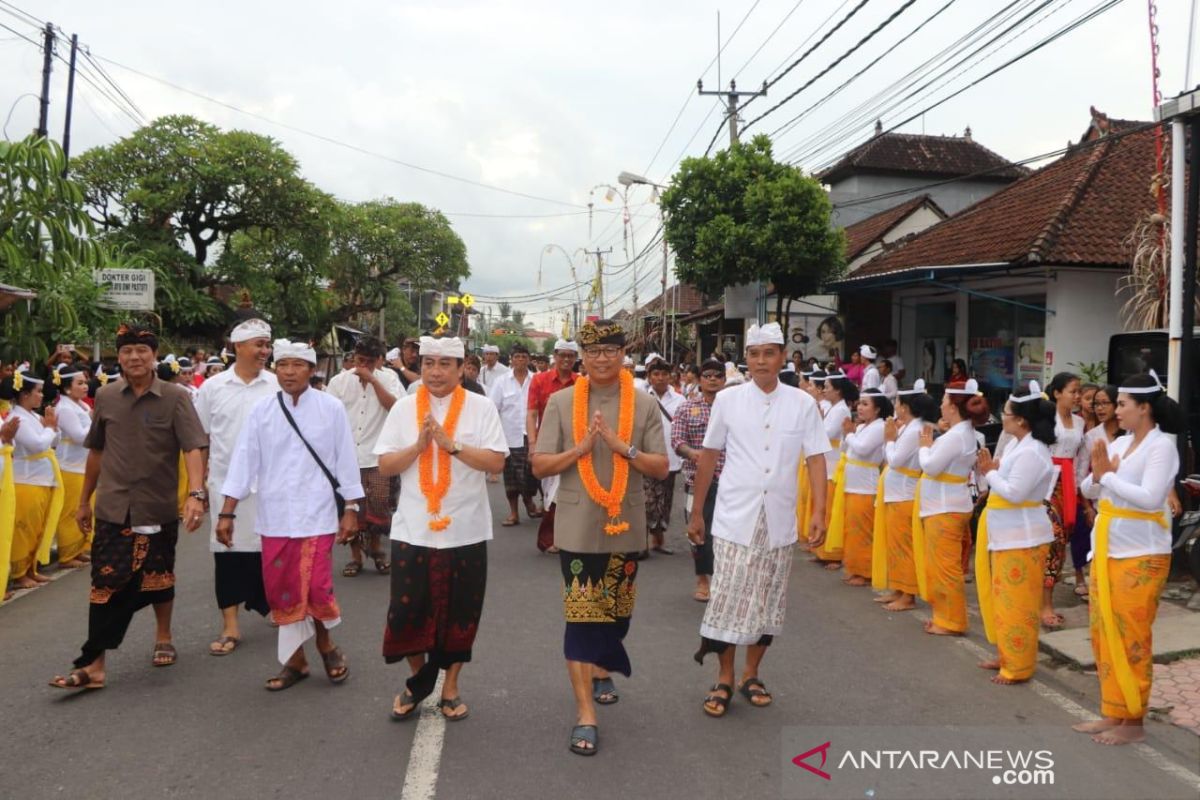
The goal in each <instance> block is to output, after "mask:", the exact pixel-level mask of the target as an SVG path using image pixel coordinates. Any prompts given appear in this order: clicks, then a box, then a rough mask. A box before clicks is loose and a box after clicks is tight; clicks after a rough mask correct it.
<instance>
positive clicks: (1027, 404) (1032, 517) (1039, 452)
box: [975, 381, 1056, 685]
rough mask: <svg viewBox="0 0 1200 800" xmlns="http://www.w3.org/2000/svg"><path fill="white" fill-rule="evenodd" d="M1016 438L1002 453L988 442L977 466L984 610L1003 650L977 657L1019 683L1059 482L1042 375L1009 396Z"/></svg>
mask: <svg viewBox="0 0 1200 800" xmlns="http://www.w3.org/2000/svg"><path fill="white" fill-rule="evenodd" d="M1002 424H1003V426H1004V432H1005V433H1007V434H1009V435H1010V436H1012V437H1013V442H1012V444H1010V445H1009V446H1008V447H1007V448H1006V449H1005V451H1004V458H1003V459H1002V461H1003V463H1001V460H997V459H994V458H992V454H991V453H989V452H988V451H987V448H983V449H981V450H980V451H979V457H978V462H977V463H978V472H979V474H980V475H983V476H984V477H985V479H986V481H987V486H988V502H987V506H985V507H984V510H983V515H982V516H981V517H980V521H979V534H978V540H977V541H976V543H975V548H976V549H975V577H976V586H977V588H978V590H979V611H980V615H981V616H982V617H983V624H984V631H985V632H986V633H987V638H988V641H990V642H994V643H995V645H996V649H997V650H998V651H999V656H998V657H997V658H995V659H990V660H988V661H983V662H981V663H980V664H979V666H980V667H982V668H984V669H994V670H999V672H998V674H996V675H994V676H993V677H992V683H998V684H1002V685H1007V684H1012V683H1021V682H1023V681H1027V680H1029V679H1030V678H1032V677H1033V672H1034V670H1035V669H1036V667H1037V652H1038V612H1039V610H1040V608H1041V583H1042V582H1041V575H1042V571H1043V567H1044V565H1045V563H1046V557H1047V551H1048V550H1049V549H1050V544H1051V542H1053V541H1054V528H1053V527H1052V526H1051V524H1050V512H1049V510H1048V509H1047V508H1046V505H1045V500H1046V497H1047V496H1049V494H1050V492H1051V491H1052V489H1053V487H1054V481H1055V477H1056V475H1055V470H1054V462H1053V461H1051V460H1050V447H1049V446H1050V445H1051V444H1053V443H1054V436H1055V433H1054V405H1053V404H1052V403H1051V402H1050V401H1049V400H1046V399H1045V397H1044V396H1043V395H1042V388H1041V387H1040V386H1038V383H1037V381H1030V382H1029V392H1028V394H1024V395H1013V396H1011V397H1009V399H1008V403H1006V404H1005V406H1004V412H1003V415H1002Z"/></svg>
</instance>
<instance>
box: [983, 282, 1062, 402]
mask: <svg viewBox="0 0 1200 800" xmlns="http://www.w3.org/2000/svg"><path fill="white" fill-rule="evenodd" d="M1013 300H1015V301H1017V302H1021V303H1027V304H1029V305H1032V306H1038V307H1042V306H1044V305H1045V303H1046V298H1045V296H1043V295H1031V296H1026V297H1014V298H1013ZM1045 335H1046V315H1045V312H1041V311H1034V310H1033V309H1030V308H1022V307H1020V306H1017V305H1013V303H1011V302H1006V301H1004V300H992V299H984V298H972V299H971V301H970V305H969V309H968V319H967V339H968V341H967V358H968V360H967V367H968V369H969V370H970V373H971V375H972V376H973V377H974V378H975V379H976V380H978V381H979V388H980V389H981V390H982V391H983V393H984V394H985V395H986V396H987V398H988V402H989V403H990V404H991V405H992V406H993V407H994V408H997V407H999V405H1000V404H1002V403H1004V401H1005V400H1006V399H1007V397H1008V395H1009V394H1011V393H1012V390H1013V383H1014V380H1017V381H1020V382H1024V381H1028V380H1030V379H1036V380H1042V370H1043V369H1044V361H1045V352H1046V340H1045Z"/></svg>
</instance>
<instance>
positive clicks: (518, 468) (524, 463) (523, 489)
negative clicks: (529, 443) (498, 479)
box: [504, 447, 541, 500]
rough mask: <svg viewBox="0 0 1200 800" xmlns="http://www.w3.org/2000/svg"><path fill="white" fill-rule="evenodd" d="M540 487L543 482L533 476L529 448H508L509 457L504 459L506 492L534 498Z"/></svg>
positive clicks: (528, 498)
mask: <svg viewBox="0 0 1200 800" xmlns="http://www.w3.org/2000/svg"><path fill="white" fill-rule="evenodd" d="M539 489H541V482H540V481H538V479H537V478H535V477H533V472H532V471H531V470H530V468H529V448H528V447H510V448H508V458H506V459H504V493H505V494H506V495H509V496H512V495H522V496H524V497H525V498H526V499H527V500H532V499H533V498H534V497H536V496H537V493H538V490H539Z"/></svg>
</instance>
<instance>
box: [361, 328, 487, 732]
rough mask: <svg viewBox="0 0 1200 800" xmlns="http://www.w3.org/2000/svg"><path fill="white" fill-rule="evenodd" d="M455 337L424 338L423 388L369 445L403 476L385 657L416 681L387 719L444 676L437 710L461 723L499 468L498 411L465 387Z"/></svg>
mask: <svg viewBox="0 0 1200 800" xmlns="http://www.w3.org/2000/svg"><path fill="white" fill-rule="evenodd" d="M464 355H465V352H464V347H463V343H462V340H461V339H457V338H454V339H449V338H447V339H434V338H432V337H429V336H422V337H421V347H420V356H421V364H420V366H421V385H420V387H419V388H417V390H416V392H415V393H413V394H410V395H407V396H405V397H402V398H401V399H400V400H398V401H397V402H396V404H395V405H394V406H392V409H391V411H390V412H388V417H387V420H386V421H385V422H384V424H383V430H381V431H380V433H379V438H378V440H377V441H376V442H375V453H376V455H378V456H379V471H380V474H382V475H399V476H400V502H399V505H398V506H397V508H396V513H395V515H394V516H393V517H392V532H391V538H392V587H391V603H390V605H389V607H388V615H387V626H386V627H385V628H384V633H383V657H384V660H385V661H387V663H389V664H392V663H395V662H397V661H401V660H407V661H408V665H409V667H410V669H411V670H412V677H410V678H409V679H408V681H407V683H406V686H405V690H404V692H403V693H402V694H399V695H397V696H396V697H395V699H394V700H393V703H392V718H393V719H395V720H404V719H408V718H409V717H411V716H413V714H414V712H416V710H417V707H418V706H419V705H420V703H421V701H422V700H424V699H425V698H426V697H428V696H429V695H430V693H432V692H433V689H434V686H435V685H436V684H437V675H438V671H439V670H443V669H444V670H445V671H446V680H445V681H444V682H443V684H442V696H441V700H440V701H439V702H438V708H439V709H440V710H441V713H442V715H443V716H444V717H445V718H446V719H447V720H448V721H459V720H463V719H465V718H466V717H467V714H468V713H469V712H468V709H467V706H466V704H465V703H463V701H462V698H461V697H460V696H459V691H458V676H459V673H460V672H461V671H462V666H463V664H465V663H466V662H468V661H470V660H471V647H472V645H473V644H474V642H475V634H476V633H477V632H478V630H479V618H480V616H481V615H482V613H483V595H484V589H485V587H486V584H487V542H488V540H489V539H491V538H492V511H491V506H490V505H489V503H488V494H487V484H486V482H485V476H486V475H487V474H488V473H496V472H500V471H501V470H502V469H504V459H505V457H507V456H508V440H507V439H506V438H505V436H504V428H503V427H502V426H501V424H500V414H499V412H497V411H496V406H495V405H494V404H493V403H492V402H491V401H490V400H488V399H487V398H486V397H484V396H482V395H478V394H475V393H473V392H468V391H467V390H466V389H464V388H463V387H462V373H463V359H464Z"/></svg>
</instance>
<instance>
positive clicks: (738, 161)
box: [662, 136, 846, 320]
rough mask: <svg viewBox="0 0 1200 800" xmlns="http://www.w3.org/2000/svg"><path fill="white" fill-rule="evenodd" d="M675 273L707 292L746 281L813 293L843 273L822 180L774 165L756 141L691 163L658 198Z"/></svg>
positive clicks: (779, 291) (780, 297)
mask: <svg viewBox="0 0 1200 800" xmlns="http://www.w3.org/2000/svg"><path fill="white" fill-rule="evenodd" d="M662 204H663V209H664V210H665V211H666V237H667V243H668V244H669V245H670V246H671V247H672V248H673V249H674V250H675V274H676V275H677V276H678V277H679V279H680V280H681V281H685V282H687V283H691V284H693V285H695V286H697V287H698V288H699V289H700V290H701V291H702V292H704V293H706V294H712V295H718V294H720V293H721V292H722V291H723V290H724V288H725V287H726V286H733V285H737V284H742V283H749V282H751V281H765V282H769V283H772V284H774V287H775V290H776V298H777V306H776V311H777V313H778V314H779V315H780V317H781V318H782V319H784V320H786V315H784V314H783V313H782V312H783V308H784V302H785V300H786V301H788V303H789V304H790V301H791V299H792V298H796V297H801V296H804V295H806V294H812V293H815V292H816V291H818V290H819V289H820V287H821V286H822V284H824V283H825V282H826V281H828V280H830V279H832V278H834V277H837V276H838V275H839V274H840V273H841V271H842V270H843V269H844V266H845V264H844V262H845V249H846V247H845V237H844V234H843V233H842V232H841V231H840V230H835V229H834V228H833V227H832V226H831V224H830V210H831V206H830V202H829V198H828V196H827V194H826V193H825V191H824V189H822V188H821V185H820V183H818V182H817V181H816V180H815V179H813V178H811V177H807V176H805V175H804V174H803V173H802V172H801V171H800V170H799V169H796V168H795V167H792V166H790V165H788V164H783V163H780V162H778V161H776V160H775V158H774V156H773V155H772V153H771V142H770V139H768V138H767V137H766V136H756V137H754V139H752V140H751V141H749V142H744V143H735V144H734V145H732V146H731V147H730V148H729V149H728V150H723V151H721V152H719V153H717V154H716V155H715V156H713V157H711V158H688V159H685V160H684V161H683V163H682V164H681V165H680V167H679V171H678V172H677V173H676V174H675V176H674V178H673V179H672V185H671V187H670V188H669V189H667V190H666V191H665V192H664V193H663V196H662Z"/></svg>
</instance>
